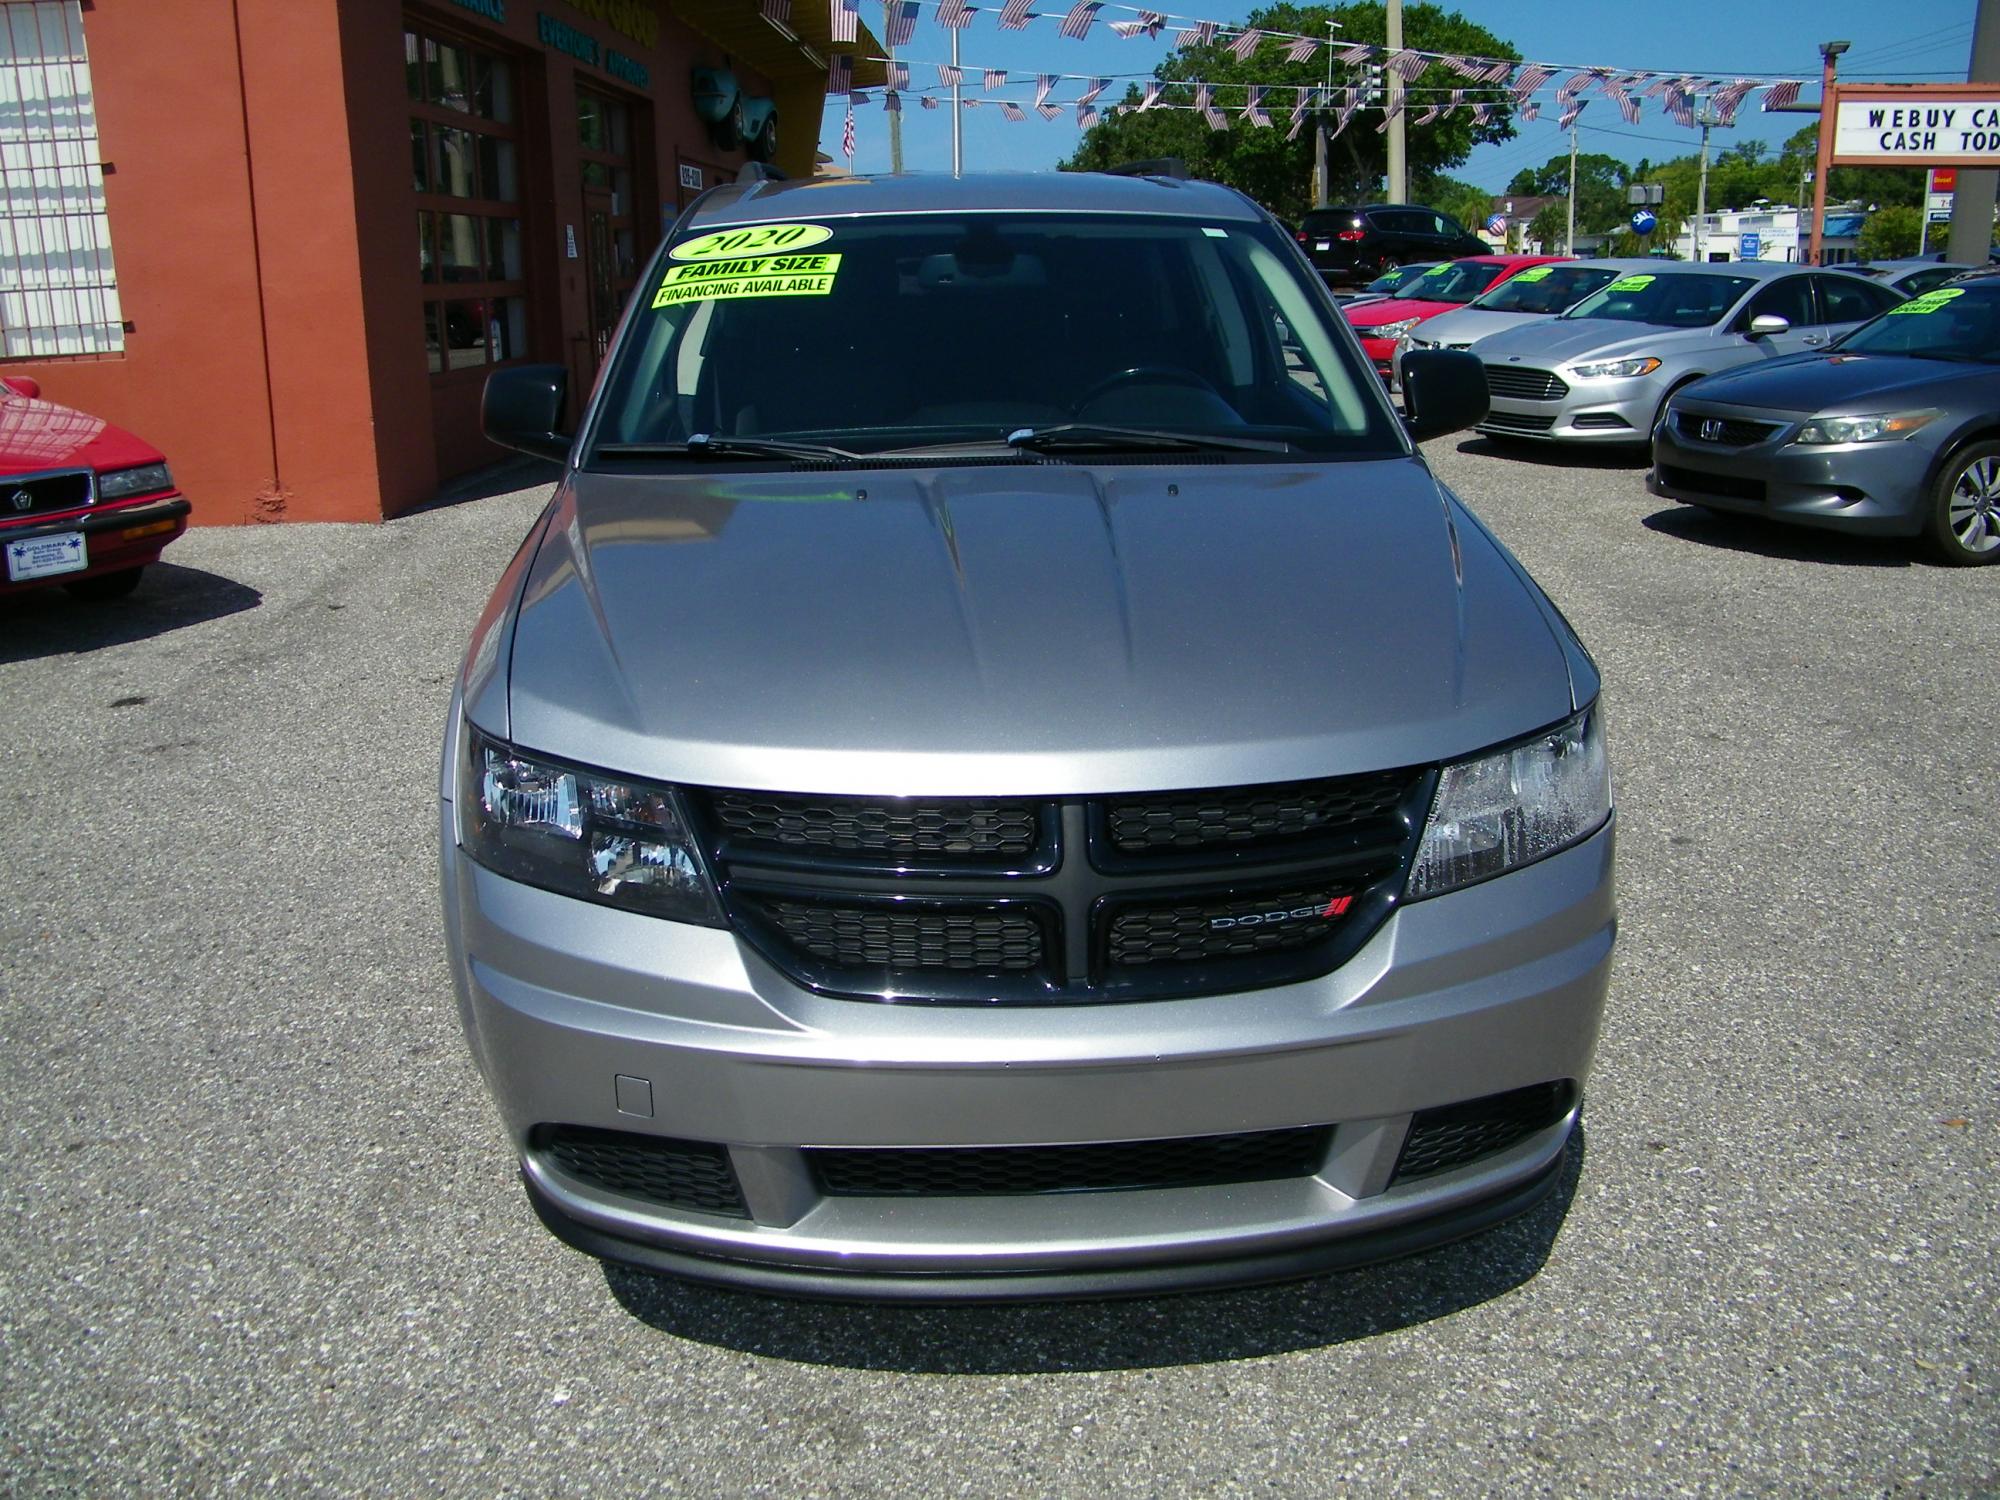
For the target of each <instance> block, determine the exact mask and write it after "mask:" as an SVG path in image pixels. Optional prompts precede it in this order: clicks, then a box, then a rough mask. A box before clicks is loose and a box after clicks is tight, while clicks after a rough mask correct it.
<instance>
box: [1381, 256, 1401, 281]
mask: <svg viewBox="0 0 2000 1500" xmlns="http://www.w3.org/2000/svg"><path fill="white" fill-rule="evenodd" d="M1402 263H1403V258H1402V257H1401V256H1400V255H1385V256H1383V257H1382V259H1381V261H1380V262H1379V263H1378V264H1377V266H1376V268H1375V274H1376V275H1377V276H1387V275H1388V274H1389V273H1390V272H1391V271H1393V270H1395V269H1396V268H1397V267H1398V266H1400V265H1401V264H1402Z"/></svg>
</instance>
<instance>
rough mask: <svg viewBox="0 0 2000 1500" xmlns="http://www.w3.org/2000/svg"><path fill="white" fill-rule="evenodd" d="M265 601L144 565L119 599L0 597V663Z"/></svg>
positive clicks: (90, 647)
mask: <svg viewBox="0 0 2000 1500" xmlns="http://www.w3.org/2000/svg"><path fill="white" fill-rule="evenodd" d="M263 602H264V596H263V595H262V594H260V593H258V592H257V590H255V589H253V588H250V587H248V586H246V585H244V584H241V583H238V582H236V580H235V579H233V578H224V577H222V576H221V575H220V574H218V573H208V572H204V571H203V570H202V569H200V568H183V567H181V566H179V565H178V564H176V563H170V562H157V563H152V564H150V565H149V566H148V567H147V569H146V572H145V575H144V576H143V577H141V578H140V580H139V586H138V587H137V588H136V589H134V590H133V591H132V592H131V593H130V594H128V595H127V596H126V597H125V598H123V599H113V600H110V601H108V602H105V603H101V604H87V603H84V602H83V601H82V600H79V599H72V598H71V597H70V596H69V594H68V593H67V592H66V591H64V590H63V589H61V588H47V589H35V590H33V591H31V592H29V593H25V594H21V595H18V596H16V597H14V598H11V599H0V662H15V661H32V660H34V659H36V658H38V657H44V656H69V655H75V654H79V653H82V652H85V651H99V650H102V649H103V648H104V647H106V646H122V645H125V644H127V643H129V642H132V641H143V640H148V639H150V638H151V637H153V636H156V635H165V634H166V633H167V632H169V631H172V630H180V629H182V628H184V627H186V626H189V625H199V624H202V623H204V622H205V621H208V620H219V619H222V618H223V617H224V616H226V615H234V614H241V613H242V612H243V611H244V610H246V609H255V608H256V607H257V606H258V605H260V604H262V603H263Z"/></svg>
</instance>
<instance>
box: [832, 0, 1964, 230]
mask: <svg viewBox="0 0 2000 1500" xmlns="http://www.w3.org/2000/svg"><path fill="white" fill-rule="evenodd" d="M794 3H796V4H806V5H810V4H815V3H819V0H794ZM1000 3H1001V0H976V4H977V6H978V10H979V14H978V15H976V16H974V17H973V19H972V23H971V25H969V26H967V27H966V28H965V29H964V30H963V31H961V32H960V33H959V52H960V58H961V63H962V66H964V68H965V69H966V78H967V86H966V89H965V96H966V97H968V98H981V99H985V100H989V101H991V100H998V99H1012V100H1015V101H1017V102H1019V103H1021V104H1022V105H1024V106H1026V105H1027V104H1028V103H1029V102H1031V101H1032V99H1033V97H1034V79H1035V75H1036V74H1038V73H1078V74H1088V75H1093V76H1097V77H1111V78H1113V79H1114V80H1115V81H1114V82H1113V84H1112V86H1111V87H1110V88H1108V89H1106V90H1105V92H1104V98H1105V99H1106V100H1112V99H1117V98H1119V97H1120V96H1122V94H1123V92H1124V88H1125V82H1126V77H1125V76H1121V75H1128V76H1148V75H1150V73H1151V71H1152V69H1153V67H1154V66H1155V65H1156V64H1157V63H1158V62H1159V61H1160V60H1161V59H1162V58H1163V57H1165V56H1166V55H1167V53H1168V52H1169V51H1171V50H1172V46H1171V44H1172V38H1173V29H1172V26H1171V25H1170V26H1169V28H1168V30H1167V31H1165V32H1163V33H1162V35H1161V38H1160V40H1158V41H1147V40H1144V39H1135V40H1132V41H1124V40H1121V39H1119V38H1118V37H1117V36H1115V35H1114V34H1113V33H1112V31H1111V29H1110V28H1109V27H1108V26H1107V25H1106V24H1105V23H1106V21H1108V20H1111V19H1119V18H1124V17H1127V16H1129V15H1130V14H1131V12H1130V11H1129V10H1119V9H1114V8H1113V7H1112V6H1110V5H1107V6H1106V7H1105V9H1104V10H1103V11H1101V12H1100V13H1099V15H1098V20H1097V24H1096V25H1095V26H1093V27H1092V28H1091V32H1090V36H1089V38H1088V39H1087V40H1085V41H1082V42H1075V41H1070V40H1067V39H1065V38H1063V37H1060V36H1058V35H1057V34H1056V22H1055V21H1054V20H1050V19H1043V20H1038V21H1035V22H1034V23H1032V24H1031V25H1030V26H1029V27H1028V28H1027V29H1026V30H1025V31H1001V30H1000V29H999V27H998V24H997V21H998V17H999V12H1000ZM1154 3H1155V4H1159V3H1160V0H1154ZM1443 3H1446V4H1447V5H1449V4H1450V0H1443ZM860 4H861V13H862V18H863V19H864V20H865V21H866V22H867V24H868V26H869V28H870V29H871V30H873V31H875V32H876V33H877V34H878V35H879V34H880V33H881V31H882V29H883V28H882V8H881V4H880V0H860ZM1066 6H1067V0H1037V4H1036V5H1035V9H1036V10H1037V11H1050V10H1053V11H1055V12H1056V13H1057V14H1058V15H1060V14H1061V12H1062V11H1063V10H1064V9H1065V8H1066ZM1162 8H1163V9H1167V10H1169V11H1171V12H1172V13H1174V14H1177V15H1186V16H1198V17H1203V18H1212V19H1214V20H1217V21H1221V22H1223V23H1224V24H1225V25H1226V24H1227V23H1229V22H1231V21H1232V20H1240V19H1241V18H1242V17H1243V16H1244V15H1246V14H1247V13H1248V6H1247V5H1243V6H1238V7H1235V8H1220V7H1216V8H1207V7H1204V6H1203V5H1202V4H1201V0H1174V3H1173V4H1172V5H1170V6H1167V5H1163V6H1162ZM1455 8H1456V9H1458V10H1459V11H1460V12H1461V13H1462V14H1464V15H1465V16H1466V17H1467V18H1469V19H1470V20H1472V21H1475V22H1477V23H1478V24H1480V25H1482V26H1484V27H1486V28H1487V29H1488V30H1489V31H1491V32H1493V33H1494V34H1495V35H1497V36H1500V37H1502V38H1504V39H1506V40H1508V41H1511V42H1512V43H1513V44H1514V45H1515V47H1516V48H1518V49H1519V50H1520V52H1521V54H1522V56H1523V57H1524V58H1526V59H1528V60H1530V61H1548V62H1552V63H1555V62H1559V63H1569V64H1582V65H1590V64H1600V63H1601V64H1603V65H1605V66H1607V67H1618V68H1624V69H1629V70H1632V71H1638V70H1641V69H1644V70H1647V71H1651V72H1660V73H1666V72H1671V73H1681V72H1688V73H1704V74H1717V75H1728V76H1730V77H1761V76H1765V75H1776V76H1781V77H1782V76H1787V75H1789V76H1794V77H1807V76H1809V77H1812V78H1814V79H1817V78H1818V76H1819V43H1820V42H1822V41H1827V40H1831V39H1835V38H1840V39H1844V40H1847V41H1850V42H1852V43H1853V50H1852V51H1850V52H1849V53H1848V54H1847V55H1846V56H1845V57H1844V58H1842V59H1841V76H1842V77H1844V78H1847V77H1852V78H1856V79H1860V78H1870V79H1879V80H1884V81H1901V80H1910V81H1923V80H1926V79H1938V80H1949V79H1963V78H1964V77H1965V65H1966V60H1967V58H1968V56H1969V55H1970V52H1971V47H1972V20H1973V14H1974V10H1975V3H1974V0H1901V3H1896V4H1884V3H1883V0H1814V4H1813V5H1812V6H1811V7H1809V8H1808V7H1804V6H1799V7H1793V6H1789V5H1787V6H1777V5H1764V4H1759V3H1757V0H1651V3H1646V4H1634V3H1631V0H1614V3H1611V4H1606V3H1603V0H1597V3H1590V0H1530V3H1528V4H1525V5H1523V4H1513V5H1503V4H1499V3H1497V0H1462V3H1460V4H1458V5H1457V6H1456V7H1455ZM1270 45H1271V44H1269V43H1266V46H1267V47H1269V46H1270ZM898 55H899V56H901V57H904V58H907V59H908V60H909V61H910V82H911V85H912V87H913V88H915V89H919V90H921V89H924V88H929V87H933V86H935V85H936V83H937V72H936V68H935V66H934V65H935V64H936V63H939V62H944V61H948V60H949V59H950V57H951V37H950V33H949V32H947V31H945V30H943V29H942V28H940V27H939V26H938V25H937V22H936V20H935V16H934V12H933V10H932V7H931V6H930V5H929V4H926V5H925V6H924V9H923V15H922V19H920V20H919V21H918V23H917V30H916V35H915V36H914V38H912V40H911V42H910V45H909V46H907V47H905V48H903V49H901V50H900V52H899V54H898ZM987 67H995V68H1005V69H1007V70H1008V72H1009V78H1008V84H1007V87H1006V88H1005V89H1003V90H1001V91H998V92H996V93H992V94H985V93H982V91H981V88H980V82H981V80H980V72H979V70H980V69H982V68H987ZM1081 87H1083V85H1079V84H1077V83H1074V82H1065V83H1064V84H1063V85H1062V86H1061V87H1060V88H1059V89H1058V90H1057V92H1056V93H1055V94H1054V95H1053V96H1052V97H1053V98H1055V99H1058V100H1060V99H1072V98H1074V97H1075V96H1076V93H1077V91H1078V90H1079V89H1080V88H1081ZM1551 87H1552V86H1551ZM1817 94H1818V87H1817V84H1815V85H1813V86H1812V87H1809V88H1808V89H1807V91H1806V94H1805V98H1806V99H1807V100H1811V99H1813V98H1815V97H1816V96H1817ZM1540 97H1541V99H1542V100H1543V104H1544V113H1545V115H1546V116H1547V118H1545V119H1543V120H1541V121H1539V122H1537V123H1534V124H1528V125H1517V126H1516V129H1517V130H1518V131H1519V132H1520V133H1519V135H1518V136H1517V137H1516V138H1515V139H1514V140H1511V141H1507V142H1504V143H1502V144H1500V145H1498V146H1482V147H1480V148H1479V149H1478V150H1477V151H1475V152H1474V154H1473V156H1472V158H1471V159H1470V160H1469V161H1468V162H1467V163H1466V164H1465V165H1464V166H1463V167H1461V168H1459V169H1458V171H1457V172H1456V174H1455V175H1457V176H1460V177H1463V178H1467V179H1469V180H1470V181H1473V182H1475V183H1478V184H1479V185H1480V186H1482V187H1488V188H1492V189H1494V190H1495V191H1498V190H1500V189H1502V188H1504V187H1505V186H1506V184H1507V181H1508V179H1509V178H1510V177H1512V176H1513V175H1514V173H1515V172H1517V171H1519V170H1520V169H1521V168H1523V167H1535V166H1540V165H1541V164H1542V163H1543V162H1545V161H1547V160H1548V159H1549V158H1550V157H1552V156H1555V155H1557V154H1559V153H1563V152H1566V151H1567V150H1568V149H1569V147H1568V138H1567V137H1566V136H1565V135H1563V134H1562V133H1561V132H1560V131H1558V130H1557V129H1556V127H1555V122H1554V118H1553V117H1554V114H1555V111H1554V110H1553V109H1552V108H1549V107H1548V98H1549V95H1548V93H1547V92H1546V91H1545V92H1544V93H1543V94H1542V95H1541V96H1540ZM1761 98H1762V95H1761V94H1753V95H1752V96H1751V102H1750V103H1749V104H1748V105H1746V106H1745V108H1744V111H1743V113H1742V114H1740V115H1739V116H1738V121H1739V124H1738V127H1737V128H1736V129H1735V130H1734V131H1727V130H1722V131H1717V132H1715V135H1714V139H1715V141H1716V142H1717V143H1718V145H1727V144H1729V143H1730V142H1731V141H1733V140H1737V139H1761V140H1764V141H1765V142H1767V143H1769V144H1771V145H1774V146H1775V145H1776V144H1777V143H1778V142H1779V141H1781V140H1783V139H1784V137H1786V136H1787V135H1790V134H1791V133H1792V132H1793V131H1795V130H1797V129H1798V128H1799V127H1800V126H1802V125H1805V124H1808V123H1810V121H1811V119H1812V118H1813V117H1812V116H1809V115H1766V114H1763V113H1762V112H1761V110H1760V109H1759V108H1758V101H1759V100H1761ZM905 105H906V108H905V110H904V113H903V165H904V169H905V170H906V171H924V172H943V171H949V170H950V169H951V110H950V108H949V106H948V104H947V106H946V107H944V108H940V109H936V110H925V109H921V108H919V107H918V105H917V102H916V100H915V99H914V98H911V99H908V100H906V101H905ZM842 113H843V107H842V105H841V104H840V102H839V101H838V100H835V99H829V100H828V101H827V106H826V121H825V128H824V134H823V136H822V143H823V147H824V148H825V149H827V150H830V151H832V152H833V153H834V154H835V157H836V159H838V153H839V150H840V130H841V117H842ZM960 114H961V117H962V119H963V122H964V127H965V135H964V141H965V166H966V170H967V171H996V170H997V171H1035V170H1040V169H1043V168H1048V167H1053V166H1054V165H1055V163H1056V162H1057V161H1059V160H1060V159H1061V158H1063V157H1064V156H1067V155H1068V154H1069V153H1070V151H1072V150H1073V149H1074V148H1075V144H1076V139H1077V134H1078V132H1077V127H1076V124H1075V120H1074V111H1070V110H1066V111H1065V112H1064V113H1063V116H1062V118H1060V119H1058V120H1053V121H1044V120H1042V119H1041V118H1040V117H1039V116H1037V115H1036V114H1034V113H1033V112H1032V110H1031V111H1029V113H1028V116H1027V119H1026V120H1025V121H1023V122H1021V123H1018V124H1012V123H1009V122H1007V121H1006V120H1004V119H1002V117H1001V114H1000V111H999V110H998V109H996V108H994V107H993V106H992V104H991V103H988V104H986V105H985V106H984V107H982V108H979V109H972V110H962V111H961V112H960ZM854 116H855V135H856V150H855V159H854V166H855V170H857V171H862V172H885V171H887V170H888V169H889V129H888V117H887V115H886V114H885V113H884V112H883V110H882V107H881V104H880V102H879V100H877V101H871V102H870V103H869V104H867V105H864V106H859V107H857V108H856V109H855V112H854ZM1577 123H1578V125H1579V127H1580V129H1581V132H1582V133H1581V137H1580V144H1581V146H1582V149H1583V150H1585V151H1601V152H1603V153H1605V154H1607V155H1610V156H1618V157H1622V158H1624V159H1625V160H1627V161H1637V160H1638V159H1639V158H1641V157H1651V158H1652V159H1654V160H1656V161H1657V160H1660V159H1662V158H1665V157H1672V156H1681V155H1685V154H1687V153H1689V152H1691V151H1693V150H1694V149H1695V147H1696V145H1697V144H1698V139H1699V138H1698V136H1697V134H1696V132H1694V131H1691V130H1682V129H1681V128H1679V127H1678V126H1676V125H1674V124H1673V123H1672V122H1671V121H1669V120H1668V119H1667V118H1666V117H1665V116H1664V115H1663V114H1661V113H1660V111H1659V108H1658V105H1657V102H1656V101H1652V100H1648V101H1645V114H1644V116H1643V117H1642V119H1641V121H1640V123H1639V124H1638V125H1635V126H1628V125H1626V124H1625V122H1624V120H1623V119H1621V118H1620V117H1619V115H1618V113H1617V111H1616V110H1615V109H1614V108H1613V107H1612V105H1611V103H1610V102H1609V101H1608V100H1603V99H1599V100H1597V101H1596V102H1594V103H1593V104H1592V105H1591V107H1590V108H1588V109H1586V110H1585V111H1584V114H1583V116H1582V118H1580V119H1579V120H1578V122H1577Z"/></svg>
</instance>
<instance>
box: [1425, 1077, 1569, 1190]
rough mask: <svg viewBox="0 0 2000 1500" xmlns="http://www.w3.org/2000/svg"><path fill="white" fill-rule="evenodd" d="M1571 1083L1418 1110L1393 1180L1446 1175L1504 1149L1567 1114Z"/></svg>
mask: <svg viewBox="0 0 2000 1500" xmlns="http://www.w3.org/2000/svg"><path fill="white" fill-rule="evenodd" d="M1572 1097H1573V1090H1572V1088H1571V1085H1570V1084H1568V1083H1566V1082H1564V1083H1538V1084H1534V1085H1532V1086H1530V1087H1528V1088H1524V1089H1515V1090H1513V1091H1512V1092H1510V1093H1505V1094H1489V1095H1488V1096H1487V1097H1486V1098H1484V1099H1471V1100H1468V1101H1466V1102H1465V1103H1463V1104H1447V1105H1444V1106H1443V1107H1442V1108H1439V1109H1426V1110H1422V1111H1420V1112H1419V1113H1418V1114H1417V1115H1416V1116H1415V1117H1414V1118H1412V1119H1411V1121H1410V1133H1409V1135H1407V1136H1406V1137H1405V1138H1404V1140H1403V1154H1402V1155H1401V1156H1400V1157H1399V1158H1397V1161H1396V1173H1395V1176H1394V1178H1392V1179H1391V1180H1392V1181H1396V1182H1401V1181H1403V1180H1404V1179H1406V1178H1410V1177H1428V1176H1430V1175H1431V1174H1432V1173H1435V1172H1448V1171H1450V1170H1451V1169H1452V1168H1453V1167H1462V1166H1464V1165H1466V1163H1468V1162H1474V1161H1477V1160H1479V1158H1480V1157H1482V1156H1491V1155H1492V1154H1493V1153H1494V1152H1496V1151H1504V1150H1506V1149H1507V1148H1508V1147H1509V1146H1512V1145H1516V1144H1518V1143H1519V1142H1521V1141H1524V1140H1526V1139H1527V1138H1528V1137H1529V1136H1531V1135H1533V1134H1534V1133H1535V1132H1536V1131H1537V1130H1541V1129H1544V1128H1546V1127H1547V1126H1550V1125H1553V1124H1555V1122H1556V1121H1558V1120H1560V1119H1561V1118H1562V1117H1563V1116H1564V1115H1566V1114H1568V1113H1569V1110H1570V1101H1571V1099H1572Z"/></svg>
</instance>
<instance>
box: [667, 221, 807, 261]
mask: <svg viewBox="0 0 2000 1500" xmlns="http://www.w3.org/2000/svg"><path fill="white" fill-rule="evenodd" d="M832 238H833V231H832V230H831V229H828V228H827V227H826V225H824V224H751V225H748V226H747V227H745V228H742V229H718V230H716V231H715V232H714V233H713V234H704V235H697V236H696V237H695V238H694V239H691V240H683V241H682V242H681V243H680V244H678V245H676V246H674V247H673V249H671V250H669V251H668V252H667V259H669V260H735V259H737V258H739V257H741V256H745V255H781V254H792V253H795V252H797V251H800V250H810V249H811V248H812V247H813V246H814V245H824V244H825V243H826V242H827V241H828V240H830V239H832Z"/></svg>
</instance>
